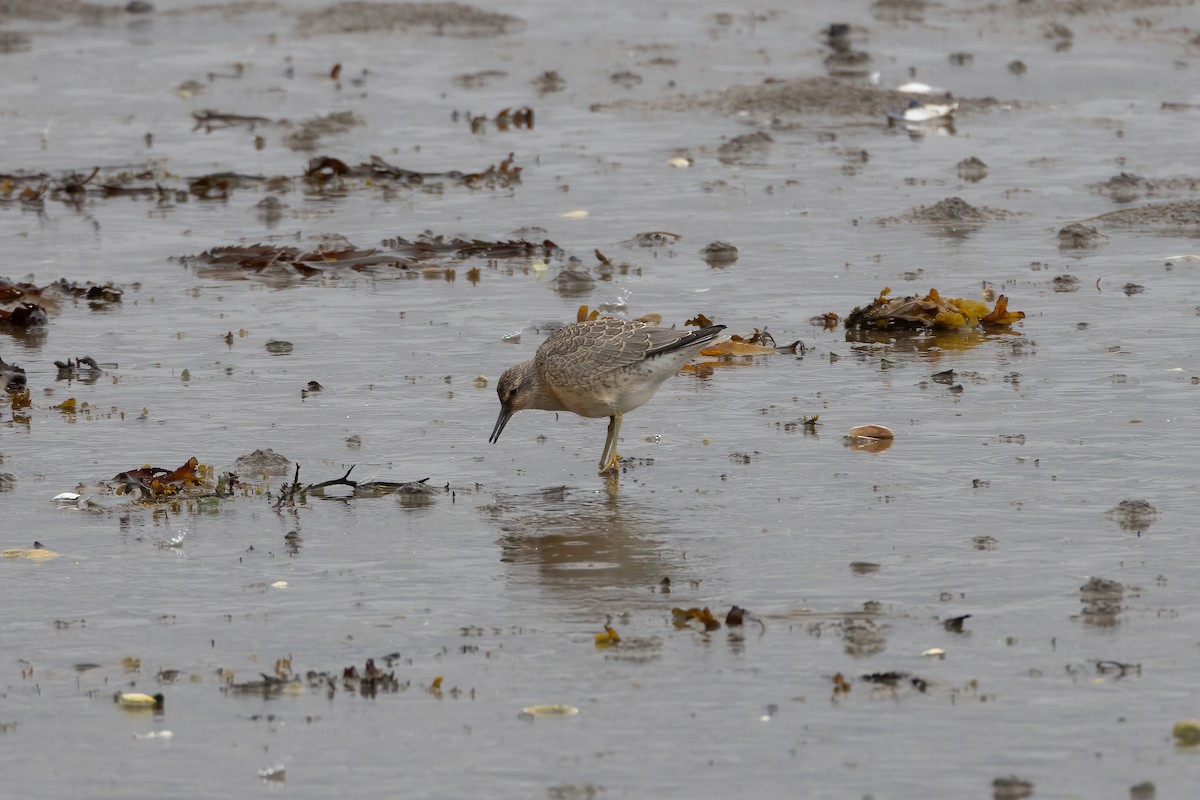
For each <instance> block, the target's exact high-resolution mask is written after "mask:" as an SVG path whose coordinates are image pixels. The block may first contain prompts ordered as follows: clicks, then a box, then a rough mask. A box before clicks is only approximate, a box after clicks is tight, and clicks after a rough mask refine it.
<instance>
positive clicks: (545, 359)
mask: <svg viewBox="0 0 1200 800" xmlns="http://www.w3.org/2000/svg"><path fill="white" fill-rule="evenodd" d="M724 329H725V326H724V325H710V326H709V327H707V328H701V329H699V330H673V329H669V328H655V327H653V326H651V325H650V324H648V323H645V322H637V321H626V320H620V319H596V320H592V321H590V322H580V323H577V324H575V325H568V326H567V327H565V328H560V329H559V330H557V331H555V332H554V333H552V334H550V336H548V337H547V338H546V341H544V342H542V346H541V347H539V348H538V349H537V353H536V354H535V355H534V357H533V358H532V359H530V360H529V361H524V362H522V363H520V364H517V365H516V366H512V367H509V368H508V369H507V370H505V371H504V374H503V375H501V376H500V383H498V384H497V385H496V394H498V395H499V396H500V417H499V419H497V420H496V427H495V428H494V429H493V430H492V435H491V437H490V438H489V439H488V441H489V442H492V443H495V441H496V440H497V439H499V438H500V433H501V431H503V430H504V426H505V425H507V424H508V421H509V419H511V418H512V415H513V414H515V413H517V412H518V411H521V410H523V409H526V408H538V409H542V410H545V411H570V412H571V413H573V414H578V415H579V416H581V417H608V439H607V440H605V442H604V451H603V452H602V453H601V454H600V473H601V474H602V475H603V474H605V473H609V472H616V470H617V464H618V462H619V461H620V458H621V457H620V456H619V455H617V437H618V436H619V435H620V432H621V417H622V415H624V414H627V413H629V412H630V411H633V410H634V409H635V408H637V407H638V406H640V405H642V404H644V403H645V402H646V401H647V400H649V399H650V398H651V397H653V396H654V393H655V392H657V391H658V387H659V386H661V385H662V383H663V381H665V380H666V379H667V378H669V377H671V376H672V375H674V374H675V373H676V372H678V371H679V370H680V368H682V367H683V365H684V364H686V363H687V362H688V361H690V360H691V359H692V357H693V356H695V355H696V354H697V353H699V352H700V351H701V350H702V349H703V348H704V347H705V345H708V344H710V343H711V342H712V341H713V340H714V339H716V338H717V335H718V334H720V332H721V331H722V330H724Z"/></svg>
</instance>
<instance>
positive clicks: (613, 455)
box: [600, 414, 621, 475]
mask: <svg viewBox="0 0 1200 800" xmlns="http://www.w3.org/2000/svg"><path fill="white" fill-rule="evenodd" d="M620 433H621V415H620V414H613V415H612V416H611V417H609V418H608V438H607V439H605V440H604V451H603V452H602V453H600V474H601V475H606V474H610V473H616V471H617V465H618V464H619V463H620V462H621V456H619V455H617V437H618V436H619V435H620Z"/></svg>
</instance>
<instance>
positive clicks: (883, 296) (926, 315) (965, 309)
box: [845, 289, 1025, 330]
mask: <svg viewBox="0 0 1200 800" xmlns="http://www.w3.org/2000/svg"><path fill="white" fill-rule="evenodd" d="M890 292H891V290H890V289H884V290H883V291H882V292H880V293H879V296H878V297H876V298H875V299H874V300H873V301H871V303H870V305H867V306H864V307H860V308H855V309H854V310H853V311H851V312H850V313H849V314H848V315H846V322H845V326H846V328H860V329H884V330H890V329H893V328H908V329H945V330H953V329H963V328H975V327H978V326H983V327H984V328H988V327H1007V326H1009V325H1012V324H1013V323H1014V322H1019V321H1020V320H1023V319H1024V318H1025V312H1023V311H1009V310H1008V298H1007V297H1005V296H1004V295H1000V296H999V297H998V298H996V305H995V307H994V308H993V309H991V310H988V307H987V304H986V303H983V302H981V301H979V300H965V299H963V298H961V297H956V298H950V299H945V298H943V297H942V296H941V295H940V294H938V291H937V290H936V289H930V290H929V294H927V295H925V296H924V297H921V296H919V295H911V296H909V297H900V298H889V297H888V295H889V294H890Z"/></svg>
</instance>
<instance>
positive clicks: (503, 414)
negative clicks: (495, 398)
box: [488, 408, 513, 444]
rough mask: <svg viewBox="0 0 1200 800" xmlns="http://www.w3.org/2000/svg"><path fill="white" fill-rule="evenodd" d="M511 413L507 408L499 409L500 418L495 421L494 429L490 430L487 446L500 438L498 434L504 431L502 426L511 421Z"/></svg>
mask: <svg viewBox="0 0 1200 800" xmlns="http://www.w3.org/2000/svg"><path fill="white" fill-rule="evenodd" d="M512 415H513V412H511V411H509V410H508V409H507V408H502V409H500V417H499V418H498V419H497V420H496V427H494V428H492V435H491V438H489V439H488V444H495V443H496V440H497V439H499V438H500V433H501V432H502V431H503V430H504V426H505V425H507V424H508V421H509V420H510V419H512Z"/></svg>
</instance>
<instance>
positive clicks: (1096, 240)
mask: <svg viewBox="0 0 1200 800" xmlns="http://www.w3.org/2000/svg"><path fill="white" fill-rule="evenodd" d="M1107 238H1108V237H1107V236H1105V235H1104V234H1102V233H1100V232H1099V231H1098V230H1096V229H1095V228H1093V227H1092V226H1090V225H1084V224H1083V223H1080V222H1072V223H1071V224H1070V225H1067V226H1065V227H1063V228H1062V229H1061V230H1060V231H1059V232H1058V247H1059V249H1060V250H1088V249H1091V248H1093V247H1097V246H1099V245H1100V243H1101V242H1100V240H1101V239H1107Z"/></svg>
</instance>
